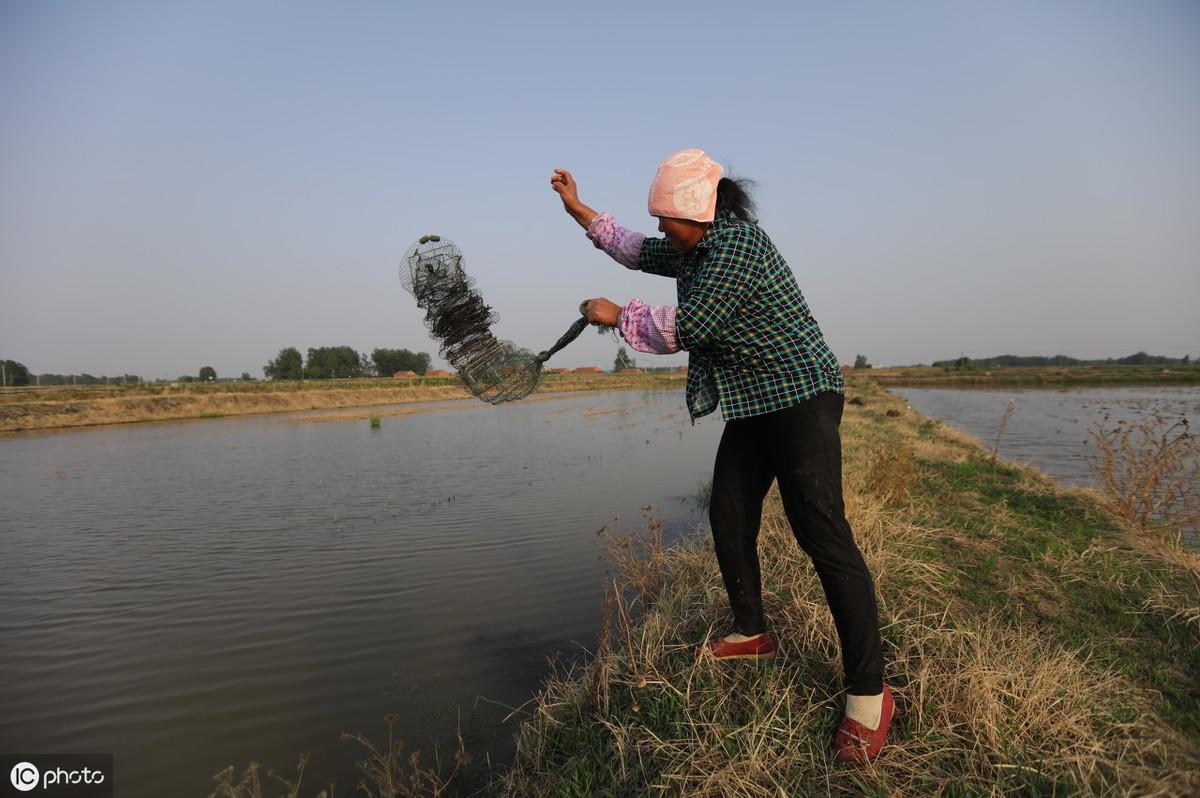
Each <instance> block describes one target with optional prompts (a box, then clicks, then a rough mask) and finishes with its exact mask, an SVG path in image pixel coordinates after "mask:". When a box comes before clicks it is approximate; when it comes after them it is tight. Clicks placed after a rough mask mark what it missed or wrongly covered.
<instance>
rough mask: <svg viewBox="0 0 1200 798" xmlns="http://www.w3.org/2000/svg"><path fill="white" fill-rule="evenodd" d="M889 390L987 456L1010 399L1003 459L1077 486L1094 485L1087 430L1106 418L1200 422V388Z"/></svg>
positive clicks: (1193, 539)
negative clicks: (974, 442)
mask: <svg viewBox="0 0 1200 798" xmlns="http://www.w3.org/2000/svg"><path fill="white" fill-rule="evenodd" d="M889 390H890V391H891V392H892V393H894V394H896V395H897V396H900V397H903V398H904V399H905V400H906V401H907V402H908V403H909V404H910V405H911V406H912V407H913V409H915V410H916V411H917V412H918V413H921V414H922V415H926V416H930V417H932V418H938V419H941V420H943V421H946V422H948V423H949V424H951V425H952V426H954V427H957V428H958V429H960V430H962V431H964V432H967V433H968V434H970V435H973V436H975V437H976V438H979V439H980V440H981V441H983V443H984V445H986V446H987V447H988V449H989V451H990V450H991V448H992V447H993V446H994V445H995V443H996V435H997V430H998V428H999V426H1000V422H1001V420H1002V419H1003V417H1004V413H1005V409H1006V407H1007V406H1008V403H1009V401H1010V400H1011V401H1012V402H1013V412H1012V415H1011V416H1010V417H1009V419H1008V421H1007V423H1006V424H1005V426H1004V431H1003V435H1002V436H1001V438H1000V447H999V454H1000V456H1001V457H1005V458H1007V459H1009V460H1016V461H1020V462H1023V463H1028V464H1030V465H1034V466H1036V467H1038V468H1039V469H1041V470H1042V471H1044V472H1045V473H1047V474H1049V475H1050V476H1052V477H1054V478H1055V479H1057V480H1059V481H1061V482H1065V483H1067V484H1072V485H1091V484H1093V475H1092V470H1091V467H1090V466H1089V465H1088V462H1087V459H1086V455H1087V453H1088V451H1089V450H1090V449H1092V448H1094V446H1095V444H1094V443H1092V442H1091V435H1090V433H1089V430H1091V429H1092V428H1093V426H1094V425H1095V424H1097V423H1100V422H1104V419H1105V418H1106V417H1107V418H1108V422H1107V423H1108V424H1109V425H1111V424H1114V423H1116V422H1117V421H1119V420H1124V421H1128V422H1137V421H1139V420H1141V419H1144V418H1148V417H1152V416H1154V415H1155V414H1157V415H1160V416H1162V417H1163V418H1164V419H1167V420H1169V421H1172V422H1174V421H1177V420H1179V419H1187V420H1188V421H1189V423H1190V424H1191V428H1192V429H1193V430H1195V429H1196V426H1195V425H1196V423H1197V422H1200V386H1136V387H1120V388H1110V387H1085V388H1074V387H1073V388H1005V389H998V388H986V389H983V388H891V389H889ZM1197 490H1200V486H1198V487H1197ZM1186 537H1187V538H1188V540H1189V542H1191V543H1192V544H1193V545H1197V544H1198V543H1200V539H1198V538H1197V536H1196V530H1189V531H1188V532H1187V533H1186Z"/></svg>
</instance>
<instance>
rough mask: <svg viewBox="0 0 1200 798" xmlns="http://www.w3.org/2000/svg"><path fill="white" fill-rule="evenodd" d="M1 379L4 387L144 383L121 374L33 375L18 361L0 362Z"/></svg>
mask: <svg viewBox="0 0 1200 798" xmlns="http://www.w3.org/2000/svg"><path fill="white" fill-rule="evenodd" d="M0 363H2V364H3V368H2V369H0V377H2V378H3V385H4V387H10V388H11V387H14V386H17V385H120V384H122V383H124V384H128V385H136V384H137V383H140V382H142V378H141V377H140V376H138V375H137V374H121V375H118V376H116V377H110V376H106V375H103V374H102V375H100V376H99V377H97V376H96V375H94V374H31V373H30V372H29V369H28V368H27V367H26V366H25V364H24V363H20V362H18V361H16V360H3V361H0Z"/></svg>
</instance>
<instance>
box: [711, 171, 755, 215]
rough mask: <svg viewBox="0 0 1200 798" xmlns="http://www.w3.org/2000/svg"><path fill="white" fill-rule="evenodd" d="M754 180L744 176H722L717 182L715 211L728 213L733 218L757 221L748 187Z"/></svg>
mask: <svg viewBox="0 0 1200 798" xmlns="http://www.w3.org/2000/svg"><path fill="white" fill-rule="evenodd" d="M755 185H756V184H755V182H754V181H753V180H748V179H746V178H744V177H722V178H721V180H720V182H718V183H717V213H728V214H730V215H731V216H733V217H734V218H735V219H741V220H742V221H745V222H757V221H758V219H756V218H755V216H754V198H753V197H751V196H750V189H752V188H754V186H755Z"/></svg>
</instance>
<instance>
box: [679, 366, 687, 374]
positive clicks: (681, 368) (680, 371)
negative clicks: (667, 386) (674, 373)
mask: <svg viewBox="0 0 1200 798" xmlns="http://www.w3.org/2000/svg"><path fill="white" fill-rule="evenodd" d="M679 373H680V374H687V366H680V367H679Z"/></svg>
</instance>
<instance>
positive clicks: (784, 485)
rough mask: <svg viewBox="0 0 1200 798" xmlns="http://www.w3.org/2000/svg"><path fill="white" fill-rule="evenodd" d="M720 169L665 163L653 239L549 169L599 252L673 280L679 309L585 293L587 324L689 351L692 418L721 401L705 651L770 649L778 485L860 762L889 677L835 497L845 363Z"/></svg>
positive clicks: (877, 740) (863, 576)
mask: <svg viewBox="0 0 1200 798" xmlns="http://www.w3.org/2000/svg"><path fill="white" fill-rule="evenodd" d="M722 173H723V170H722V169H721V167H720V166H719V165H718V164H717V163H715V162H714V161H712V160H711V159H709V158H708V156H707V155H705V154H704V152H703V151H701V150H681V151H679V152H676V153H673V154H672V155H670V156H669V157H668V158H667V159H666V160H665V161H663V162H662V164H661V165H660V166H659V168H658V173H657V174H656V175H655V177H654V182H653V183H652V184H651V186H650V202H649V206H650V215H651V216H655V217H657V218H658V229H659V231H660V232H662V233H663V234H664V236H665V238H659V239H653V238H646V237H645V236H643V235H641V234H639V233H634V232H631V231H629V230H626V229H625V228H623V227H621V226H620V225H618V224H617V223H616V221H615V220H614V219H613V217H612V216H611V215H610V214H608V213H597V212H596V211H594V210H592V209H591V208H589V207H588V206H587V205H584V204H583V203H582V202H581V201H580V199H579V192H578V188H577V186H576V183H575V179H574V178H573V177H572V176H571V173H570V172H567V171H566V170H564V169H555V170H554V175H553V176H552V177H551V178H550V184H551V186H552V187H553V189H554V190H555V191H556V192H557V193H558V194H559V196H560V197H561V198H562V202H563V207H564V208H565V209H566V211H567V213H568V214H569V215H570V216H571V217H572V218H573V219H575V221H576V222H578V223H579V224H580V225H581V226H582V227H583V228H584V229H585V230H586V231H587V236H588V238H590V239H591V240H592V242H593V243H594V244H595V245H596V247H598V248H600V249H602V250H604V251H605V252H606V253H607V254H609V255H610V256H611V257H612V258H613V259H614V260H616V261H618V262H619V263H621V264H622V265H624V266H626V267H627V268H630V269H638V270H641V271H643V272H648V273H650V274H656V275H661V276H664V277H673V278H674V279H675V281H676V287H677V292H678V304H677V305H673V306H672V305H665V306H658V307H651V306H649V305H646V304H644V303H642V302H641V301H639V300H637V299H634V300H632V301H630V302H628V303H627V304H625V305H624V306H621V305H617V304H615V303H613V302H610V301H609V300H607V299H603V298H601V299H592V300H589V301H588V303H587V306H586V314H587V317H588V320H589V321H592V322H597V323H600V324H607V325H611V326H615V327H618V328H619V329H620V331H621V335H622V336H623V337H624V338H625V340H626V341H628V342H629V344H630V345H631V346H632V347H634V348H635V349H637V350H639V351H642V352H651V353H658V354H665V353H669V352H677V351H679V350H681V349H684V350H687V352H688V358H689V359H688V378H687V406H688V412H689V413H690V414H691V417H692V418H693V420H694V419H696V418H698V417H700V416H703V415H705V414H707V413H711V412H712V411H713V410H714V409H716V407H717V405H718V404H719V405H720V407H721V414H722V416H723V417H724V419H725V421H726V424H725V431H724V433H723V434H722V436H721V444H720V446H719V447H718V449H717V459H716V465H715V467H714V469H713V482H712V501H711V505H710V510H709V519H710V522H711V524H712V532H713V542H714V545H715V548H716V553H717V561H718V563H719V564H720V568H721V576H722V578H723V579H724V582H725V590H726V592H727V593H728V595H729V604H730V607H731V608H732V610H733V618H734V630H733V632H731V633H730V634H728V635H726V636H725V637H723V638H721V639H720V640H714V641H712V642H711V643H710V644H709V646H708V649H707V654H709V655H711V656H712V657H713V658H715V659H717V660H725V659H747V658H749V659H757V658H760V657H766V656H770V655H771V654H773V653H774V651H775V641H774V639H773V638H772V636H771V634H770V632H768V631H767V627H766V619H765V618H764V617H763V607H762V589H761V584H760V572H759V562H758V529H759V523H760V520H761V516H762V503H763V498H764V497H765V496H766V493H767V490H768V489H769V488H770V486H771V482H772V481H773V480H775V479H778V481H779V493H780V496H781V498H782V499H783V506H784V509H785V511H786V512H787V517H788V521H789V522H790V524H791V527H792V532H793V534H794V535H795V537H796V540H797V541H798V542H799V544H800V546H801V548H802V549H803V550H804V551H805V552H806V553H807V554H808V556H809V557H811V558H812V561H813V565H814V567H815V568H816V571H817V574H818V576H819V577H820V580H821V585H822V587H823V588H824V591H825V597H826V600H827V601H828V602H829V609H830V611H831V612H832V614H833V619H834V624H835V626H836V627H837V632H838V637H839V639H840V641H841V647H842V663H843V666H844V668H845V673H846V714H845V717H843V719H842V722H841V724H840V725H839V727H838V730H837V732H836V733H835V735H834V740H833V746H834V749H835V752H836V755H837V757H838V759H840V760H842V761H844V762H851V763H863V762H866V761H868V760H870V759H871V758H873V757H874V756H875V755H876V754H878V753H879V750H880V749H881V748H882V747H883V743H884V740H885V738H886V736H887V728H888V725H889V723H890V722H891V718H892V711H893V702H892V695H891V691H890V690H889V689H888V688H887V687H886V686H884V684H883V658H882V653H881V645H880V638H879V617H878V611H877V609H876V605H875V592H874V587H873V586H872V583H871V575H870V573H868V571H867V567H866V564H865V563H864V562H863V558H862V554H861V553H860V552H859V550H858V547H857V545H855V543H854V538H853V534H852V532H851V530H850V525H849V523H847V521H846V517H845V512H844V509H843V504H842V474H841V468H842V463H841V441H840V438H839V437H838V425H839V423H840V421H841V415H842V402H843V398H844V396H843V394H844V386H843V382H842V376H841V370H840V369H839V367H838V363H837V360H836V358H835V357H834V356H833V353H832V352H831V351H830V350H829V347H828V346H827V345H826V343H825V340H824V338H823V337H822V335H821V330H820V328H819V327H818V326H817V322H816V320H814V319H813V317H812V315H811V314H810V313H809V311H808V305H807V304H806V303H805V301H804V297H803V296H802V295H801V293H800V289H799V286H797V284H796V280H795V277H794V276H793V275H792V272H791V269H790V268H789V267H788V265H787V263H786V262H785V261H784V259H783V258H782V257H781V256H780V254H779V252H778V250H776V249H775V246H774V244H772V243H771V240H770V239H769V238H767V235H766V234H765V233H764V232H763V231H762V229H761V228H759V227H758V225H757V223H756V220H755V219H754V217H753V210H754V206H753V203H752V201H751V199H750V197H749V195H748V194H747V192H746V186H747V184H746V183H745V182H744V181H735V180H731V179H729V178H723V177H722Z"/></svg>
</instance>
